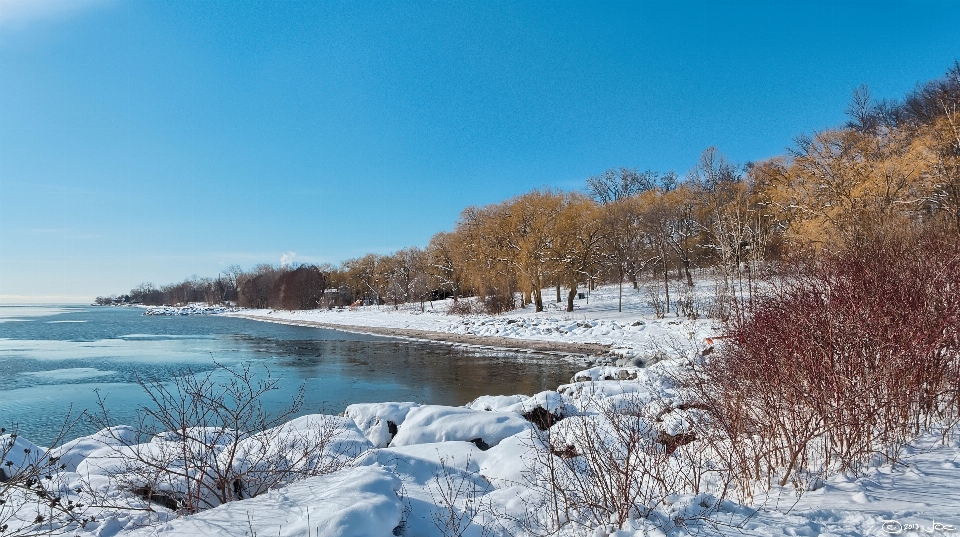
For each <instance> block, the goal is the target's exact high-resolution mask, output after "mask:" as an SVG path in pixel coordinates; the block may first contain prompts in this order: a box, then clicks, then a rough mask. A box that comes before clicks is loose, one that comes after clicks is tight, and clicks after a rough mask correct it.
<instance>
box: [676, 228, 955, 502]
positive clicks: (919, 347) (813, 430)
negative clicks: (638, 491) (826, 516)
mask: <svg viewBox="0 0 960 537" xmlns="http://www.w3.org/2000/svg"><path fill="white" fill-rule="evenodd" d="M725 336H726V338H725V339H724V344H723V346H722V349H721V352H719V353H716V354H715V355H713V356H711V357H710V359H708V360H707V361H706V362H705V363H703V364H701V365H700V366H699V371H698V373H699V374H698V375H696V380H695V386H694V391H695V392H696V393H697V395H698V397H700V398H701V399H702V404H704V405H705V407H706V408H710V409H711V412H710V419H711V425H712V426H713V427H719V428H720V430H722V431H723V433H724V434H723V436H724V437H725V438H726V439H727V442H728V443H727V445H726V448H725V454H726V458H727V459H728V462H729V463H730V466H731V468H733V469H735V472H736V473H737V474H738V476H739V477H740V479H741V483H742V484H743V485H745V487H746V486H747V485H748V484H749V483H756V482H757V481H764V480H768V481H767V482H768V483H769V480H770V479H772V478H776V481H778V482H779V484H780V485H781V486H782V485H786V484H787V483H793V484H794V485H795V486H797V487H798V489H801V488H805V487H809V486H810V485H811V483H812V482H816V481H818V480H819V479H821V478H823V477H825V476H826V475H828V474H830V473H832V472H839V471H851V472H857V471H858V470H859V469H860V468H862V467H863V465H864V464H866V463H869V462H876V461H877V457H878V456H879V457H880V458H886V459H887V460H896V459H897V458H898V456H899V454H900V452H901V448H902V447H903V445H904V444H905V443H906V442H909V441H910V440H911V439H912V438H914V437H915V436H916V435H917V434H919V433H920V432H922V431H925V430H929V429H931V428H935V427H943V429H942V430H943V431H949V430H950V428H951V427H952V426H953V425H955V424H956V423H957V422H958V415H960V352H958V351H960V242H958V241H957V239H956V238H955V237H943V236H920V237H912V238H911V237H905V236H904V237H889V236H888V237H879V238H875V239H872V240H870V241H867V242H865V243H862V244H859V245H856V246H853V247H848V248H846V249H845V250H843V251H841V252H838V253H833V254H824V255H822V256H820V258H819V259H818V260H816V261H814V262H810V263H807V264H803V265H800V266H798V267H797V268H796V270H795V272H794V273H792V274H791V275H789V276H786V277H781V278H780V279H779V280H778V281H776V282H771V285H770V286H769V288H768V290H767V293H766V295H765V296H764V297H762V298H761V299H760V300H759V301H758V302H756V303H755V304H754V308H753V310H752V313H751V314H749V315H747V316H745V317H741V318H739V319H734V320H732V321H731V324H730V325H729V326H728V328H727V330H726V334H725ZM746 488H748V487H746Z"/></svg>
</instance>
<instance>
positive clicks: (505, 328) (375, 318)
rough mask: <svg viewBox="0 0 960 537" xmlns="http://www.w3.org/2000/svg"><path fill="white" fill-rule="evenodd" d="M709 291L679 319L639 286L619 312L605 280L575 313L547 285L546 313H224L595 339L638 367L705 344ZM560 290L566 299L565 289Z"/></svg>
mask: <svg viewBox="0 0 960 537" xmlns="http://www.w3.org/2000/svg"><path fill="white" fill-rule="evenodd" d="M671 293H676V291H675V290H672V291H671ZM713 293H714V288H713V283H712V282H710V281H704V282H700V283H698V285H697V286H696V287H695V291H694V293H693V294H692V296H691V297H689V298H691V299H692V301H693V303H694V307H696V308H697V309H698V310H699V311H700V314H701V315H700V318H699V319H698V320H688V319H687V318H686V317H681V316H680V315H678V314H677V313H676V311H675V310H676V308H675V306H672V307H671V311H670V313H669V314H667V315H666V316H665V317H664V318H662V319H658V318H657V317H656V315H654V310H653V308H652V307H651V306H650V305H649V303H648V302H649V299H648V297H647V294H646V291H645V289H643V288H641V289H639V290H634V289H632V288H630V286H629V285H626V286H624V290H623V302H622V311H618V309H619V308H618V306H619V300H618V289H617V287H616V286H611V285H608V286H601V287H599V288H598V289H595V290H594V291H592V292H590V293H589V295H588V296H586V297H585V298H582V299H577V300H575V307H574V311H573V312H569V313H568V312H566V311H565V306H566V302H563V303H557V302H556V301H555V300H556V299H555V294H553V292H552V290H546V291H545V292H544V300H545V311H542V312H539V313H538V312H536V311H534V307H533V306H531V305H528V306H527V307H526V308H523V309H517V310H514V311H511V312H507V313H505V314H503V315H485V314H473V315H463V316H461V315H450V314H448V311H449V310H450V307H451V306H452V304H453V301H452V300H451V299H447V300H442V301H436V302H426V303H424V310H423V311H421V310H420V304H401V305H400V306H399V308H395V307H394V306H393V305H389V304H387V305H382V306H361V307H357V308H343V309H333V310H304V311H282V310H271V309H264V310H251V309H245V310H241V311H238V312H234V313H228V314H227V315H240V316H255V317H258V318H264V317H267V318H272V319H276V320H277V322H288V323H291V324H297V323H299V322H317V323H323V324H326V325H331V326H338V325H339V326H344V327H350V328H351V329H357V328H363V327H371V328H392V329H399V330H417V331H431V332H443V333H449V334H468V335H475V336H481V337H491V338H493V337H496V338H507V339H512V340H517V341H518V342H519V341H522V340H533V341H551V342H566V343H597V344H602V345H608V346H610V354H612V355H613V356H615V357H618V358H620V365H626V364H627V363H628V362H633V363H634V364H636V365H640V363H641V362H642V363H650V362H654V361H656V360H657V359H659V358H660V357H661V356H663V355H664V354H672V353H674V351H676V350H677V349H680V348H683V349H694V348H702V347H705V346H706V345H707V344H706V342H705V340H706V338H707V337H709V336H711V335H714V334H716V329H715V328H714V326H713V325H714V324H715V323H714V322H713V321H712V320H710V319H705V318H704V317H705V311H706V309H707V305H708V303H709V300H710V299H711V297H712V296H713ZM563 294H564V298H565V295H566V293H565V292H564V293H563ZM551 298H552V300H551ZM672 298H673V299H674V300H675V299H676V298H677V297H676V296H675V295H674V296H673V297H672ZM466 300H471V299H466Z"/></svg>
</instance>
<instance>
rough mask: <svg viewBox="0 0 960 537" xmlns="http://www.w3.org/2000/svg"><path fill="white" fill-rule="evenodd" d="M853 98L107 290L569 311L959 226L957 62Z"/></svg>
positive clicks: (157, 298) (185, 298)
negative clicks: (311, 251)
mask: <svg viewBox="0 0 960 537" xmlns="http://www.w3.org/2000/svg"><path fill="white" fill-rule="evenodd" d="M847 113H848V116H849V121H848V122H847V123H846V124H845V125H843V126H841V127H838V128H832V129H827V130H823V131H820V132H817V133H815V134H813V135H809V136H801V137H799V138H798V139H797V140H796V144H795V147H793V148H792V149H790V150H788V151H787V152H786V153H785V154H783V155H781V156H778V157H776V158H773V159H770V160H767V161H763V162H756V163H747V164H746V165H743V166H740V165H737V164H734V163H732V162H730V161H729V160H728V159H727V158H726V157H724V156H723V155H722V154H721V153H720V152H719V151H717V150H716V149H715V148H709V149H707V150H706V151H704V152H703V154H702V155H701V157H700V159H699V161H698V162H697V163H696V165H695V166H694V167H693V169H692V170H691V171H690V172H688V174H687V175H686V176H685V177H682V178H681V177H679V176H677V175H676V174H675V173H673V172H666V173H660V172H654V171H643V172H641V171H638V170H635V169H628V168H620V169H614V170H609V171H607V172H605V173H603V174H601V175H598V176H596V177H591V178H589V179H588V180H587V184H586V189H585V190H586V194H584V193H579V192H563V191H555V190H535V191H533V192H529V193H526V194H523V195H520V196H517V197H514V198H512V199H509V200H507V201H504V202H502V203H499V204H493V205H487V206H483V207H469V208H467V209H466V210H464V211H463V213H462V214H461V216H460V219H459V220H458V222H457V224H456V226H455V228H454V230H453V231H451V232H441V233H438V234H436V235H435V236H434V237H433V238H432V239H431V240H430V242H429V244H428V246H427V247H426V248H423V249H421V248H418V247H410V248H406V249H403V250H400V251H399V252H396V253H394V254H392V255H379V254H368V255H366V256H363V257H360V258H356V259H350V260H348V261H345V262H343V263H342V264H341V265H340V266H332V265H322V266H314V265H301V266H289V267H273V266H268V265H261V266H258V267H256V268H255V269H254V270H252V271H243V270H240V269H239V268H237V267H234V268H232V269H230V270H228V271H227V273H226V274H221V275H220V276H218V277H217V278H216V279H211V278H192V279H188V280H186V281H184V282H181V283H178V284H171V285H167V286H163V287H160V288H156V287H154V286H153V285H151V284H142V285H141V286H139V287H137V288H136V289H133V290H132V291H130V293H129V294H127V295H123V296H121V297H109V298H102V297H101V298H98V301H102V302H103V303H116V302H121V303H142V304H177V303H187V302H191V301H204V302H208V303H223V302H235V303H236V304H237V305H240V306H245V307H259V308H264V307H271V308H283V309H311V308H319V307H334V306H344V305H350V304H388V303H389V304H393V305H395V306H399V304H402V303H408V302H413V303H419V304H420V306H421V307H423V304H424V302H425V301H428V300H434V299H439V298H445V297H454V298H455V299H456V298H461V297H477V300H476V301H469V302H465V303H462V304H461V307H465V308H467V309H468V310H469V308H470V307H478V306H479V307H482V308H484V309H485V310H486V311H489V312H493V313H498V312H502V311H504V310H508V309H512V308H514V307H517V306H526V305H528V304H532V305H534V307H535V308H536V309H537V310H538V311H540V310H542V309H543V308H544V300H545V299H544V296H543V290H544V289H548V288H555V289H556V292H557V297H556V300H557V302H560V301H561V289H563V290H564V291H565V296H564V297H563V298H565V299H566V308H567V310H568V311H572V308H573V300H574V298H575V296H576V294H577V292H578V289H580V288H582V287H585V286H593V285H596V284H597V283H603V282H619V283H620V285H621V289H622V287H623V284H624V283H627V284H628V285H633V286H634V287H636V286H637V285H638V282H639V281H641V279H644V280H645V281H658V282H660V283H659V284H658V285H659V286H660V291H662V292H663V293H664V298H665V304H664V305H665V309H666V311H667V312H669V311H670V308H671V305H673V307H674V308H676V306H677V304H676V298H677V295H676V290H675V291H674V298H673V300H672V301H671V295H670V293H671V286H673V287H675V288H676V287H679V288H680V289H679V290H680V291H682V290H683V288H685V287H687V286H692V285H693V283H694V282H693V274H694V273H695V272H696V271H697V270H704V269H709V270H711V271H713V272H714V273H715V274H716V276H717V281H718V286H719V288H720V292H719V293H718V296H719V297H724V296H726V297H730V298H731V302H734V301H733V300H732V299H733V298H736V296H737V295H738V294H739V295H741V297H743V296H750V293H749V291H750V289H751V286H752V285H754V284H755V283H756V281H757V278H758V277H760V276H761V273H760V272H761V270H763V269H765V268H768V267H771V266H775V265H776V263H775V262H780V261H789V260H790V259H791V258H795V257H798V256H799V257H809V256H812V255H816V254H817V253H819V252H821V251H823V250H828V251H835V250H839V249H841V248H844V247H846V246H848V245H851V244H856V243H858V242H862V241H865V240H868V239H869V238H871V237H875V236H877V235H882V234H888V233H891V234H896V233H900V232H902V231H904V230H911V231H912V232H916V231H917V230H925V231H928V232H931V233H938V234H944V233H945V234H951V235H957V234H960V64H958V63H956V62H955V63H954V65H953V66H952V67H951V68H950V69H949V70H948V72H947V73H946V75H945V76H943V77H942V78H939V79H936V80H933V81H930V82H928V83H926V84H923V85H921V86H918V88H917V89H915V90H914V91H913V92H911V93H909V94H908V95H907V96H906V97H905V98H904V99H902V100H898V101H881V102H875V101H873V100H872V99H871V98H870V95H869V91H868V90H867V89H866V88H865V87H863V88H860V89H858V90H857V91H855V92H854V96H853V99H852V102H851V104H850V107H849V109H848V111H847ZM671 302H673V304H671ZM721 302H722V301H721ZM720 306H721V307H720V310H719V311H720V312H721V313H722V312H723V308H722V303H721V304H720Z"/></svg>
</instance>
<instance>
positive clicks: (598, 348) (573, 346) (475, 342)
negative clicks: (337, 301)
mask: <svg viewBox="0 0 960 537" xmlns="http://www.w3.org/2000/svg"><path fill="white" fill-rule="evenodd" d="M229 316H230V317H239V318H241V319H248V320H251V321H263V322H269V323H277V324H285V325H289V326H306V327H314V328H326V329H329V330H340V331H342V332H351V333H355V334H368V335H375V336H386V337H394V338H400V339H412V340H426V341H433V342H436V343H445V344H449V345H463V346H474V347H487V348H491V347H492V348H497V349H503V350H508V351H517V352H536V353H540V354H562V355H571V356H573V355H579V356H585V357H587V356H607V355H608V354H609V351H610V348H611V346H610V345H605V344H602V343H570V342H563V341H542V340H536V339H519V338H507V337H496V336H478V335H474V334H454V333H450V332H436V331H433V330H418V329H413V328H388V327H383V326H357V325H347V324H335V323H323V322H319V321H308V320H304V319H296V320H292V319H281V318H277V317H267V316H263V315H250V314H243V313H232V314H229Z"/></svg>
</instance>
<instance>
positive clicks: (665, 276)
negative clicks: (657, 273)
mask: <svg viewBox="0 0 960 537" xmlns="http://www.w3.org/2000/svg"><path fill="white" fill-rule="evenodd" d="M663 290H664V292H665V293H666V295H667V311H666V313H670V269H669V268H667V256H663Z"/></svg>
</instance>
